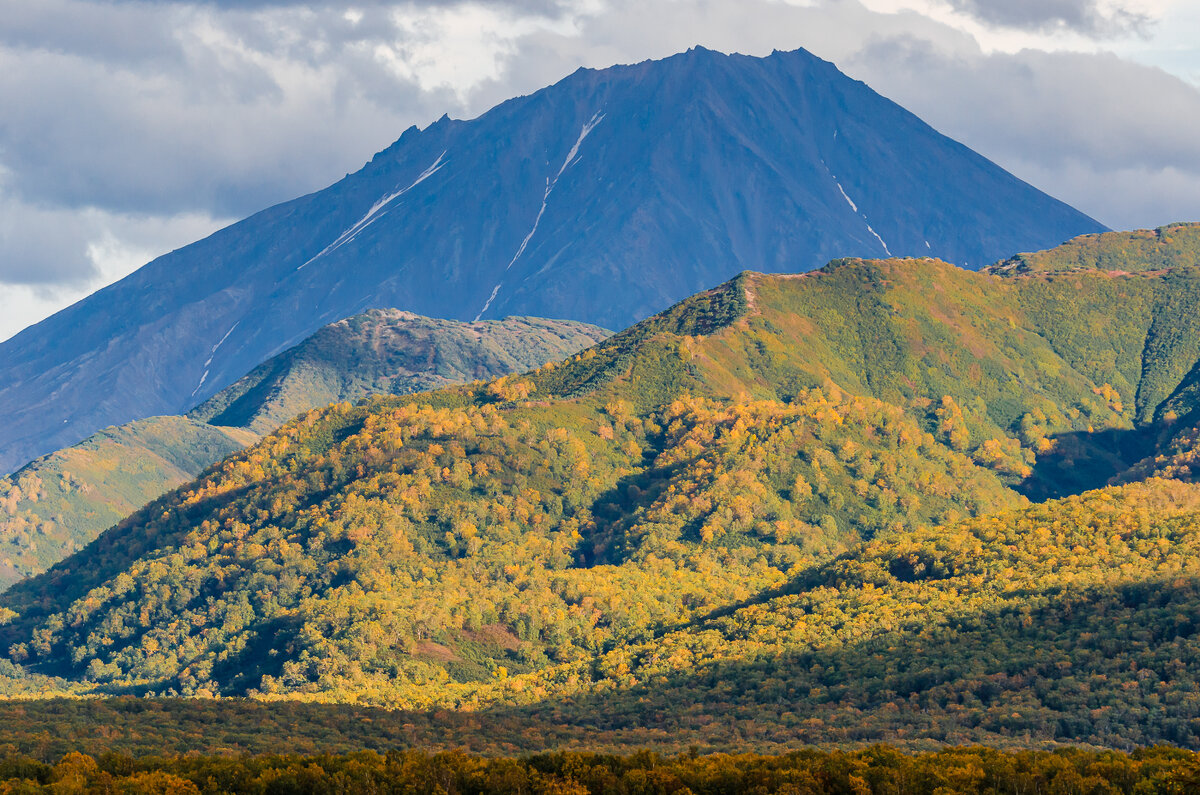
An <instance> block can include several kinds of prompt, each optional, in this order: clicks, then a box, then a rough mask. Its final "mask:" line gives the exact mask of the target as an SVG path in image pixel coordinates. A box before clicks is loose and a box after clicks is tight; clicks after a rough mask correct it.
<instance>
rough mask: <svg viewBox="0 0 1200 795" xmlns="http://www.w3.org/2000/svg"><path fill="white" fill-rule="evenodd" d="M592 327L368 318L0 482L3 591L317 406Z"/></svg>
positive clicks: (583, 338)
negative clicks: (202, 397) (185, 406)
mask: <svg viewBox="0 0 1200 795" xmlns="http://www.w3.org/2000/svg"><path fill="white" fill-rule="evenodd" d="M607 335H608V332H606V331H604V330H603V329H599V328H597V327H595V326H589V325H587V324H585V323H575V322H572V321H562V320H543V319H540V318H506V319H504V320H485V321H480V322H476V323H461V322H458V321H453V320H439V319H435V318H426V317H421V316H419V315H413V314H412V313H409V312H400V311H398V310H372V311H371V312H367V313H365V314H362V315H356V316H355V317H352V318H348V319H346V320H343V321H340V322H338V323H333V324H331V325H329V326H326V327H325V328H323V329H321V330H320V331H319V332H317V333H316V334H314V335H313V336H312V337H310V338H309V339H308V340H305V341H304V342H302V343H301V344H299V345H297V346H296V347H294V348H292V349H290V350H288V351H285V352H284V353H282V354H280V355H279V356H276V357H275V358H273V359H270V360H268V361H267V362H266V363H264V364H263V365H262V366H261V367H258V368H256V369H255V370H254V371H253V372H252V373H250V374H249V375H247V376H246V377H245V378H243V379H241V380H240V381H238V382H236V383H235V384H234V385H233V386H231V387H229V388H228V389H226V390H224V391H222V392H220V393H218V394H217V395H216V396H214V397H213V398H212V399H210V400H208V401H206V402H205V403H204V404H203V405H201V406H199V407H197V408H196V409H195V410H193V411H192V412H190V413H189V414H188V416H187V417H152V418H150V419H146V420H138V421H137V422H132V423H129V424H128V425H122V426H117V427H114V428H109V429H106V430H103V431H101V432H99V433H97V434H95V435H93V436H91V437H90V438H88V439H86V440H85V441H83V442H80V443H79V444H77V445H74V446H73V447H69V448H66V449H64V450H59V451H58V452H55V453H52V454H51V455H48V456H45V457H43V458H41V459H38V460H37V461H34V462H32V463H31V464H29V465H28V466H26V467H24V468H23V469H22V470H21V471H19V472H17V473H15V474H13V475H12V476H9V477H7V478H3V479H0V587H7V586H8V585H10V584H12V583H13V582H16V581H17V580H19V579H21V578H22V577H26V576H29V575H32V574H38V573H40V572H42V571H45V570H46V568H48V567H49V566H50V565H52V564H54V563H57V562H58V561H59V560H61V559H62V558H63V557H65V556H66V555H68V554H70V553H71V552H74V551H75V550H77V549H79V548H81V547H83V546H85V545H86V544H87V543H88V542H90V541H91V540H92V539H94V538H95V537H96V536H97V535H98V534H99V533H101V532H102V531H104V530H106V529H107V528H109V527H112V526H113V525H114V524H116V523H117V522H118V521H119V520H121V519H122V518H124V517H126V516H128V515H129V514H130V513H132V512H133V511H135V510H136V509H138V508H140V507H142V506H143V505H145V504H146V503H147V502H149V501H150V500H152V499H154V498H156V497H159V496H161V495H162V494H164V493H165V492H167V491H168V490H170V489H173V488H175V487H177V486H179V485H181V484H184V483H187V482H188V481H190V480H191V479H193V478H194V477H196V476H197V475H199V474H200V473H201V472H203V471H204V470H205V469H207V468H208V467H210V466H211V465H212V464H214V463H216V462H217V461H220V460H221V459H222V458H224V457H225V456H227V455H229V454H230V453H233V452H235V451H236V450H240V449H242V448H244V447H246V446H247V445H249V444H250V443H252V442H254V441H256V440H257V439H258V438H259V437H260V436H261V435H262V434H264V433H268V432H270V431H273V430H275V428H277V427H279V426H280V425H281V424H283V422H285V421H286V420H288V419H291V418H292V417H293V416H295V415H297V414H300V413H303V412H305V411H308V410H310V409H312V408H315V407H317V406H324V405H326V404H329V403H333V402H337V401H342V400H358V399H361V398H363V397H366V396H367V395H372V394H380V393H382V394H406V393H409V392H416V391H419V390H421V389H427V388H430V387H433V386H442V385H445V384H449V383H457V382H462V381H471V380H474V379H478V378H494V377H496V376H499V375H504V374H506V373H513V372H521V371H523V370H527V369H529V368H532V367H538V366H540V365H542V364H544V363H546V362H548V361H552V360H555V359H559V358H562V357H564V356H567V355H569V354H571V353H574V352H576V351H578V350H580V349H581V348H585V347H587V346H589V345H591V344H593V343H594V342H596V341H598V340H601V339H604V338H605V337H606V336H607Z"/></svg>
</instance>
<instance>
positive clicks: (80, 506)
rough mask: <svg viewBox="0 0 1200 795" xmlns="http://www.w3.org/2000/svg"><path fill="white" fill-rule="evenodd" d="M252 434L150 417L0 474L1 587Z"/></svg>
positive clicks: (89, 538)
mask: <svg viewBox="0 0 1200 795" xmlns="http://www.w3.org/2000/svg"><path fill="white" fill-rule="evenodd" d="M257 439H258V436H257V434H255V433H253V432H251V431H247V430H243V429H240V428H215V427H213V426H211V425H206V424H204V423H201V422H196V421H194V420H190V419H187V418H186V417H150V418H148V419H145V420H138V421H137V422H131V423H129V424H128V425H122V426H119V427H113V428H106V429H105V430H103V431H100V432H99V433H97V434H94V435H93V436H91V437H89V438H88V439H85V440H84V441H82V442H80V443H79V444H77V445H74V446H72V447H68V448H66V449H63V450H59V451H58V452H55V453H51V454H50V455H48V456H44V457H42V458H39V459H38V460H36V461H34V462H32V463H30V464H28V465H27V466H25V467H24V468H22V469H21V470H19V471H18V472H16V473H14V474H13V475H11V476H9V477H7V478H4V479H2V480H0V587H6V586H8V585H11V584H12V583H14V582H17V581H18V580H20V579H22V578H24V577H28V576H31V575H34V574H38V573H40V572H42V571H45V570H46V569H47V568H48V567H50V566H51V565H53V564H54V563H57V562H58V561H59V560H61V559H62V558H63V557H64V556H65V555H67V554H70V553H72V552H74V551H75V550H77V549H81V548H83V547H84V546H86V545H87V544H88V543H89V542H91V541H92V539H94V538H95V537H96V535H97V534H98V533H99V532H100V531H102V530H103V529H105V528H107V527H111V526H112V525H114V524H116V523H117V522H118V521H120V520H121V519H122V518H123V517H125V516H128V515H129V514H130V513H132V512H133V511H135V510H137V509H138V508H140V507H141V506H143V505H145V504H146V503H147V502H149V501H150V500H152V499H154V498H155V497H158V496H159V495H161V494H162V493H163V492H164V491H166V490H167V489H171V488H175V487H176V486H180V485H182V484H184V483H187V482H188V481H190V480H191V479H192V478H194V477H195V476H196V475H198V474H199V473H200V472H202V471H204V469H206V468H207V467H208V466H210V465H211V464H212V463H213V462H214V461H219V460H220V459H222V458H224V457H225V456H227V455H229V454H230V453H233V452H235V451H237V450H241V449H242V448H244V447H245V446H246V445H249V444H251V443H253V442H254V441H255V440H257Z"/></svg>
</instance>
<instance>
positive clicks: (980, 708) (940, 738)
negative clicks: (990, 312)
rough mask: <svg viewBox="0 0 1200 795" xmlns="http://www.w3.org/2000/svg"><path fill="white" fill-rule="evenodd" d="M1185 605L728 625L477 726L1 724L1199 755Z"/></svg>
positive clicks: (142, 714) (42, 750)
mask: <svg viewBox="0 0 1200 795" xmlns="http://www.w3.org/2000/svg"><path fill="white" fill-rule="evenodd" d="M1010 596H1011V594H1010ZM1198 604H1200V580H1196V579H1186V580H1184V579H1172V580H1170V581H1142V582H1136V583H1125V584H1121V585H1105V586H1091V587H1088V588H1079V589H1061V588H1049V589H1039V590H1036V591H1031V592H1029V593H1027V594H1026V598H1013V599H1010V600H1008V601H1006V602H1003V603H995V604H993V605H989V607H987V608H986V609H983V610H980V611H977V612H971V613H962V614H948V615H947V616H946V622H945V623H936V622H935V623H933V624H925V623H922V624H920V625H919V626H917V625H911V624H910V626H908V627H906V628H904V629H899V630H896V631H893V632H888V633H884V634H880V635H877V636H875V637H871V638H865V639H862V640H858V641H851V642H848V643H845V644H844V645H839V644H837V643H830V644H829V645H827V646H825V647H822V648H809V649H794V650H791V651H788V652H786V653H782V654H774V653H771V647H770V646H769V645H768V646H765V647H758V646H757V644H756V643H754V642H753V640H754V638H753V635H752V634H749V637H747V633H751V630H752V627H751V626H745V627H742V628H735V627H729V626H724V627H723V628H722V627H721V624H722V623H723V622H724V621H728V619H724V620H723V621H720V622H716V623H715V624H714V623H712V622H708V623H703V624H701V625H699V626H697V627H696V629H697V630H710V629H717V630H718V633H717V634H718V635H723V636H724V638H722V639H718V638H717V637H710V638H709V639H708V640H707V641H705V642H702V643H700V644H699V645H697V646H695V647H694V650H695V651H696V653H697V658H696V659H697V662H699V663H701V664H702V667H701V669H700V670H693V669H685V670H676V671H669V672H664V673H663V674H662V675H655V676H650V677H647V681H646V682H645V683H643V684H638V685H635V686H633V687H627V688H616V689H606V690H604V691H603V692H599V693H595V694H591V695H588V694H581V695H577V696H569V697H565V698H562V697H560V698H553V697H552V698H548V699H546V700H541V701H536V702H535V703H532V704H527V705H523V706H507V705H496V706H491V707H488V708H484V709H480V710H477V711H455V710H451V709H442V710H431V711H428V712H406V711H390V710H385V709H379V708H371V707H362V706H353V705H336V704H301V703H296V702H286V701H285V702H277V703H270V704H267V703H261V702H255V701H243V700H240V699H234V700H230V701H209V700H194V701H193V700H177V699H140V698H139V699H132V698H117V699H111V700H86V699H85V700H80V701H63V700H53V701H17V702H3V701H0V722H3V723H4V725H5V730H6V735H5V742H6V743H8V744H9V745H10V746H11V747H14V748H17V749H19V750H20V751H22V752H24V753H38V754H46V755H55V756H56V757H57V756H61V754H63V753H66V752H67V751H69V750H78V747H79V744H80V743H81V742H84V743H88V744H89V747H92V748H93V749H94V750H109V749H120V750H124V751H127V752H130V751H136V752H139V753H143V754H145V753H155V754H161V753H187V752H194V751H196V750H197V749H205V750H209V751H211V750H213V749H223V750H237V751H248V752H253V753H267V752H276V753H280V752H295V751H299V752H304V753H316V752H321V751H345V750H363V749H375V750H379V751H388V750H391V749H394V748H398V747H399V748H405V747H408V748H412V747H417V748H431V749H446V748H457V749H461V750H467V751H474V752H481V753H497V752H501V753H507V754H518V753H530V752H540V751H544V750H546V749H547V748H560V749H566V748H574V749H596V750H623V751H629V750H631V749H635V748H650V749H654V750H659V751H682V750H686V749H687V748H688V747H689V746H697V747H699V748H701V749H704V750H742V751H744V750H748V749H755V750H757V751H760V752H765V751H770V750H776V751H778V750H783V749H796V748H800V747H803V746H806V745H810V744H814V743H839V744H840V743H847V744H851V745H866V744H869V743H875V742H889V743H894V744H897V745H899V746H901V747H905V748H909V749H913V750H919V749H929V748H932V747H936V746H939V745H942V744H945V743H950V744H963V743H986V744H988V745H993V746H996V747H1024V748H1029V747H1039V746H1046V745H1055V744H1064V743H1065V744H1071V745H1081V744H1083V745H1100V746H1108V747H1117V748H1130V747H1133V746H1137V745H1151V744H1154V743H1162V742H1169V743H1172V744H1175V745H1180V746H1183V747H1186V748H1198V747H1200V724H1198V723H1197V722H1196V721H1195V720H1194V714H1195V712H1194V692H1195V684H1194V683H1195V682H1196V681H1197V680H1198V679H1200V651H1198V649H1200V645H1197V643H1196V638H1197V637H1198V636H1200V622H1198V621H1197V620H1196V619H1195V616H1196V615H1197V605H1198ZM730 637H732V638H735V639H740V640H750V641H751V642H750V644H749V645H750V647H752V648H754V649H756V650H753V651H751V652H750V654H751V656H752V659H749V660H735V661H728V662H715V661H714V657H715V656H716V655H717V654H719V653H721V652H722V651H726V652H727V651H729V649H728V648H725V644H726V643H728V642H730V641H728V640H725V639H726V638H730ZM732 642H738V641H737V640H733V641H732ZM595 665H596V667H597V668H598V669H599V668H602V667H603V666H604V665H605V663H603V662H601V661H597V662H596V664H595ZM1164 671H1170V675H1169V676H1167V675H1166V674H1164V673H1163V672H1164ZM1146 672H1149V673H1150V674H1152V676H1150V677H1149V678H1148V677H1147V675H1146ZM597 673H601V671H600V670H597ZM1163 677H1165V678H1163ZM1164 688H1165V689H1164Z"/></svg>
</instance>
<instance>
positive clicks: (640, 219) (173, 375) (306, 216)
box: [0, 49, 1103, 472]
mask: <svg viewBox="0 0 1200 795" xmlns="http://www.w3.org/2000/svg"><path fill="white" fill-rule="evenodd" d="M298 167H302V164H300V165H298ZM1101 229H1103V227H1102V226H1101V225H1100V224H1099V223H1097V222H1096V221H1094V220H1092V219H1091V218H1088V217H1087V216H1085V215H1083V214H1081V213H1079V212H1077V211H1076V210H1073V209H1072V208H1071V207H1068V206H1067V205H1065V204H1063V203H1061V202H1059V201H1057V200H1055V199H1053V198H1051V197H1049V196H1047V195H1045V194H1044V193H1041V192H1040V191H1038V190H1036V189H1034V188H1032V187H1031V186H1029V185H1027V184H1026V183H1024V182H1022V181H1020V180H1018V179H1016V178H1015V177H1013V176H1012V175H1010V174H1008V173H1007V172H1005V171H1004V170H1002V169H1000V168H999V167H997V166H996V165H995V164H993V163H991V162H990V161H988V160H986V159H984V158H982V157H980V156H979V155H977V154H975V153H974V152H972V151H971V150H969V149H967V148H966V147H964V146H962V145H961V144H958V143H956V142H955V141H952V140H950V139H948V138H946V137H944V136H942V135H940V134H939V133H937V132H936V131H935V130H933V129H932V128H930V127H929V126H928V125H926V124H924V123H923V122H922V121H921V120H920V119H918V118H917V117H915V116H913V115H912V114H911V113H909V112H907V111H905V110H904V109H903V108H901V107H899V106H897V105H896V104H894V103H892V102H890V101H889V100H887V99H884V98H883V97H881V96H879V95H878V94H876V93H875V92H873V91H872V90H871V89H870V88H868V87H867V86H865V85H864V84H862V83H859V82H857V81H854V80H851V79H850V78H848V77H846V76H845V75H843V74H842V73H841V72H839V71H838V70H837V69H836V68H835V67H834V66H833V65H832V64H829V63H827V62H825V61H822V60H820V59H818V58H816V57H814V56H812V55H810V54H809V53H807V52H805V51H802V50H801V51H796V52H788V53H775V54H773V55H771V56H769V57H766V58H751V57H746V56H740V55H733V56H725V55H721V54H719V53H714V52H711V51H708V50H703V49H695V50H690V51H688V52H687V53H683V54H680V55H676V56H673V57H671V58H667V59H665V60H662V61H650V62H645V63H641V64H636V65H633V66H620V67H613V68H610V69H604V70H599V71H594V70H580V71H578V72H576V73H574V74H572V75H571V76H569V77H567V78H565V79H564V80H562V81H561V82H559V83H557V84H555V85H553V86H551V87H549V88H546V89H543V90H541V91H538V92H537V93H535V94H532V95H530V96H527V97H520V98H517V99H513V100H510V101H508V102H505V103H503V104H501V105H499V106H497V107H496V108H494V109H492V110H491V111H489V112H488V113H486V114H484V115H483V116H481V117H479V118H478V119H474V120H472V121H455V120H451V119H448V118H445V117H443V118H442V119H441V120H439V121H438V122H436V123H434V124H433V125H431V126H430V127H428V128H427V129H425V130H418V129H416V128H412V129H409V130H408V131H406V132H405V133H404V134H403V135H402V136H401V137H400V139H399V140H398V141H397V142H396V143H394V144H393V145H392V146H390V147H389V148H388V149H386V150H384V151H383V152H380V153H379V154H378V155H376V156H375V157H374V158H373V159H372V160H371V161H370V162H369V163H368V164H367V165H366V166H364V167H363V168H362V169H361V170H360V171H358V172H357V173H355V174H352V175H350V176H347V177H346V178H345V179H343V180H341V181H339V182H337V183H336V184H334V185H332V186H330V187H329V188H326V189H325V190H322V191H319V192H317V193H314V194H311V195H309V196H304V197H302V198H299V199H295V200H293V201H290V202H286V203H284V204H280V205H278V206H276V207H272V208H270V209H268V210H265V211H263V212H261V213H258V214H257V215H254V216H252V217H250V218H248V219H246V220H244V221H241V222H239V223H237V224H234V225H232V226H230V227H228V228H226V229H223V230H221V231H219V232H217V233H216V234H214V235H212V236H211V237H208V238H206V239H204V240H201V241H199V242H197V243H194V244H192V245H190V246H187V247H185V248H183V249H180V250H178V251H174V252H172V253H170V254H167V255H165V256H163V257H160V258H159V259H157V260H155V261H153V262H151V263H150V264H148V265H146V266H145V267H143V268H142V269H141V270H139V271H137V272H136V273H134V274H132V275H131V276H129V277H128V278H126V279H124V280H122V281H121V282H118V283H117V284H114V285H112V286H110V287H107V288H105V289H103V290H100V291H99V292H97V293H95V294H94V295H92V296H90V297H88V298H87V299H85V300H83V301H80V302H79V303H77V304H75V305H74V306H72V307H70V308H68V309H66V310H64V311H62V312H60V313H58V314H57V315H55V316H54V317H52V318H49V319H48V320H46V321H43V322H42V323H40V324H38V325H37V326H34V327H33V328H30V329H27V330H26V331H24V332H22V333H21V334H19V335H17V336H16V337H14V338H13V339H11V340H9V341H8V342H6V343H4V344H2V345H0V472H5V471H11V470H12V469H14V468H16V467H17V466H19V465H21V464H22V463H24V462H25V461H27V460H29V459H31V458H33V457H34V456H36V455H39V454H41V453H44V452H47V451H49V450H53V449H57V448H60V447H63V446H65V445H68V444H71V443H74V442H76V441H78V440H79V439H81V438H83V437H84V436H86V435H88V434H89V433H91V432H93V431H95V430H96V429H98V428H101V427H104V426H106V425H110V424H115V423H123V422H127V421H130V420H132V419H135V418H138V417H145V416H150V415H154V414H174V413H181V412H184V411H187V410H188V409H190V408H191V407H192V406H194V405H196V404H198V403H200V402H201V401H203V400H205V399H207V398H209V397H210V396H212V395H213V394H214V393H215V392H217V391H218V390H220V389H221V388H223V387H225V386H227V385H228V384H230V383H231V382H233V381H234V380H235V379H236V378H238V377H240V376H241V375H242V374H244V373H246V372H247V371H249V370H250V369H252V368H253V367H255V366H256V365H257V364H259V363H260V362H262V361H264V360H265V359H267V358H268V357H270V356H272V355H274V354H276V353H279V352H280V351H282V350H284V349H285V348H287V347H289V346H291V345H294V344H295V343H296V342H298V341H299V340H301V339H303V338H304V337H306V336H308V335H309V334H311V333H312V332H313V331H315V330H316V329H317V328H319V327H320V326H322V325H324V324H327V323H330V322H332V321H334V320H337V319H339V318H343V317H346V316H348V315H351V314H354V313H357V312H362V311H364V310H366V309H369V308H374V307H400V308H402V309H405V310H410V311H413V312H418V313H421V314H424V315H430V316H434V317H444V318H454V319H462V320H471V319H474V318H476V317H482V318H485V319H486V318H498V317H504V316H506V315H517V314H520V315H537V316H541V317H557V318H569V319H573V320H582V321H586V322H589V323H595V324H597V325H600V326H604V327H607V328H612V329H619V328H622V327H624V326H626V325H628V324H630V323H632V322H634V321H636V320H638V319H640V318H642V317H645V316H647V315H649V314H651V313H653V312H655V311H657V310H660V309H663V308H664V307H666V306H668V305H670V304H671V303H672V302H674V301H676V300H678V299H681V298H683V297H684V296H687V295H690V294H692V293H694V292H696V291H699V290H702V289H704V288H707V287H709V286H712V285H715V284H718V283H720V282H722V281H724V280H725V279H728V278H729V277H730V276H732V275H733V274H735V273H736V272H738V271H740V270H743V269H754V270H762V271H801V270H807V269H810V268H814V267H818V266H820V265H822V264H824V263H825V262H826V261H827V260H829V259H831V258H833V257H837V256H864V257H872V256H883V255H886V254H889V253H890V254H893V255H915V256H923V255H927V254H928V255H934V256H938V257H941V258H943V259H946V260H949V261H951V262H956V263H959V264H962V265H964V266H967V267H972V268H976V267H981V266H984V265H988V264H991V263H992V262H994V261H995V260H997V259H1000V258H1001V257H1004V256H1007V255H1010V254H1013V253H1015V252H1017V251H1024V250H1032V249H1040V248H1045V247H1047V246H1050V245H1055V244H1057V243H1060V242H1062V241H1063V240H1065V239H1067V238H1070V237H1073V236H1075V235H1078V234H1082V233H1086V232H1094V231H1098V230H1101Z"/></svg>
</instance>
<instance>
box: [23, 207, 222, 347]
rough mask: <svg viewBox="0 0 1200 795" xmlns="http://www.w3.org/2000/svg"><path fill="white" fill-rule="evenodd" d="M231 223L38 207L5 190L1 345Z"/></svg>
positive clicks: (203, 217)
mask: <svg viewBox="0 0 1200 795" xmlns="http://www.w3.org/2000/svg"><path fill="white" fill-rule="evenodd" d="M233 220H235V219H232V218H213V217H211V216H209V215H207V214H204V213H195V212H192V213H183V214H179V215H170V216H160V215H130V214H121V213H112V212H108V211H105V210H102V209H98V208H94V207H93V208H85V209H82V210H76V209H62V208H50V207H37V206H31V205H27V204H23V203H22V202H20V201H18V200H15V199H13V198H12V197H10V196H5V195H4V194H3V193H0V263H3V269H2V274H0V307H2V308H3V312H0V341H3V340H5V339H7V338H8V337H10V336H12V335H13V334H15V333H16V332H18V331H20V330H21V329H22V328H24V327H25V326H27V325H29V324H31V323H34V322H36V321H38V320H41V319H42V318H44V317H46V316H47V315H49V314H51V313H52V312H54V311H56V310H58V309H60V308H62V307H64V306H66V305H68V304H70V303H73V302H74V301H77V300H79V299H80V298H83V297H84V296H86V295H88V294H89V293H91V292H93V291H94V290H97V289H99V288H100V287H103V286H104V285H106V284H109V283H111V282H113V281H115V280H116V279H119V278H121V277H123V276H125V275H127V274H129V273H132V272H133V271H134V270H136V269H137V268H138V267H140V266H141V265H143V264H145V263H146V262H148V261H150V260H151V259H153V258H155V257H157V256H159V255H161V254H165V253H167V252H168V251H171V250H173V249H176V248H179V247H181V246H184V245H187V244H188V243H191V242H192V241H194V240H199V239H200V238H202V237H205V236H207V235H209V234H211V233H213V232H215V231H216V230H217V229H220V228H221V227H223V226H226V225H228V224H229V223H231V222H232V221H233Z"/></svg>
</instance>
